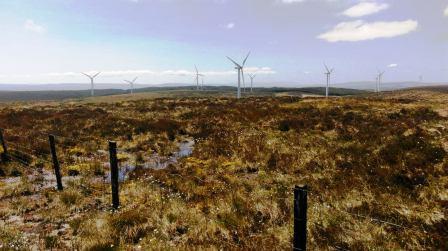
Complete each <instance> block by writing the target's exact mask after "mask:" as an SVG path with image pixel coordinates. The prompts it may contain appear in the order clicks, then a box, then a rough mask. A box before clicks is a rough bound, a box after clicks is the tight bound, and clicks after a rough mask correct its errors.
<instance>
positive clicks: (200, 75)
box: [194, 65, 204, 90]
mask: <svg viewBox="0 0 448 251" xmlns="http://www.w3.org/2000/svg"><path fill="white" fill-rule="evenodd" d="M194 68H195V69H196V90H199V77H203V76H204V75H202V74H200V73H199V70H198V67H197V66H196V65H195V66H194ZM202 81H203V80H202Z"/></svg>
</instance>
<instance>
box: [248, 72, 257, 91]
mask: <svg viewBox="0 0 448 251" xmlns="http://www.w3.org/2000/svg"><path fill="white" fill-rule="evenodd" d="M256 76H257V75H256V74H249V78H250V92H251V93H252V87H253V85H254V78H255V77H256Z"/></svg>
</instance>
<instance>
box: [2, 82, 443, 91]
mask: <svg viewBox="0 0 448 251" xmlns="http://www.w3.org/2000/svg"><path fill="white" fill-rule="evenodd" d="M440 85H448V83H422V82H412V81H403V82H391V83H383V84H382V86H381V87H382V90H397V89H403V88H411V87H418V86H440ZM186 86H192V84H191V83H165V84H136V85H135V88H136V89H140V88H151V87H186ZM207 86H235V85H234V84H207ZM323 86H324V84H319V83H299V82H272V83H259V82H257V83H256V85H255V86H254V87H265V88H270V87H286V88H303V87H323ZM331 86H332V87H337V88H351V89H360V90H374V89H375V86H376V83H375V82H374V81H354V82H345V83H335V84H332V85H331ZM129 88H130V87H129V85H128V84H125V83H105V84H104V83H101V84H95V89H96V90H107V89H119V90H128V89H129ZM89 89H90V84H77V83H71V84H0V91H82V90H89Z"/></svg>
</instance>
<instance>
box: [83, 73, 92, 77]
mask: <svg viewBox="0 0 448 251" xmlns="http://www.w3.org/2000/svg"><path fill="white" fill-rule="evenodd" d="M81 74H83V75H85V76H86V77H88V78H92V76H90V75H89V74H87V73H84V72H81Z"/></svg>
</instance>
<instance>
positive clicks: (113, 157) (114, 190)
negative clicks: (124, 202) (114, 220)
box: [109, 141, 120, 209]
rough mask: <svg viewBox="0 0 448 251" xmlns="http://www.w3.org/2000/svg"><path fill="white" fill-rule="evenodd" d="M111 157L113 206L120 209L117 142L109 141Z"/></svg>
mask: <svg viewBox="0 0 448 251" xmlns="http://www.w3.org/2000/svg"><path fill="white" fill-rule="evenodd" d="M109 158H110V184H111V187H112V206H113V208H114V209H118V207H119V206H120V198H119V195H118V193H119V191H118V159H117V142H115V141H109Z"/></svg>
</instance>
